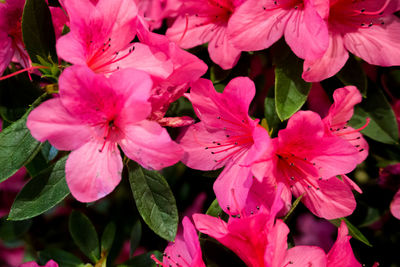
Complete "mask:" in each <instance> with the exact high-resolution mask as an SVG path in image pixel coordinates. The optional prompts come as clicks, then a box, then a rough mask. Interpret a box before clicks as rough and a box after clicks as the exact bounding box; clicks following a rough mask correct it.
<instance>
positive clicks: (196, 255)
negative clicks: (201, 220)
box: [152, 216, 206, 267]
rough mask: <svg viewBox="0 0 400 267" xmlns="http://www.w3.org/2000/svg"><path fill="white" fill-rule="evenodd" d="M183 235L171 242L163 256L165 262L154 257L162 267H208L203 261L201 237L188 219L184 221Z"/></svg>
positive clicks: (177, 236) (178, 235)
mask: <svg viewBox="0 0 400 267" xmlns="http://www.w3.org/2000/svg"><path fill="white" fill-rule="evenodd" d="M182 225H183V233H181V234H177V235H176V238H175V241H174V242H170V243H169V244H168V246H167V248H166V249H165V251H164V254H163V262H160V261H158V260H157V258H155V257H154V256H152V259H153V260H154V261H155V262H156V263H157V264H160V265H161V266H164V267H168V266H181V267H206V265H205V264H204V261H203V259H202V254H201V248H200V242H199V237H198V235H197V232H196V229H195V228H194V226H193V223H192V222H191V221H190V219H189V218H188V217H186V216H185V217H184V218H183V220H182Z"/></svg>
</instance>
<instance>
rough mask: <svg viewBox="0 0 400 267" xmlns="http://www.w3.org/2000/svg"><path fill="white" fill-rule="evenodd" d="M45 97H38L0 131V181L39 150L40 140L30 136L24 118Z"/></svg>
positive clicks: (45, 95) (28, 160)
mask: <svg viewBox="0 0 400 267" xmlns="http://www.w3.org/2000/svg"><path fill="white" fill-rule="evenodd" d="M45 97H47V94H44V95H42V96H41V97H39V98H38V99H37V100H36V101H35V102H34V103H33V104H32V107H31V108H30V109H29V110H28V111H27V112H26V113H25V115H24V116H23V117H22V118H21V119H19V120H17V121H16V122H14V123H13V124H11V125H10V126H8V127H7V128H6V129H4V130H3V131H2V132H1V133H0V166H1V168H0V182H3V181H4V180H6V179H7V178H9V177H10V176H12V175H13V174H14V173H16V172H17V171H18V170H19V169H20V168H21V167H22V166H24V165H25V164H27V163H29V162H30V161H31V160H32V159H33V158H34V157H35V155H36V154H37V153H38V152H39V151H40V142H39V141H37V140H36V139H35V138H33V137H32V135H31V133H30V132H29V129H28V128H27V127H26V119H27V117H28V115H29V112H30V111H31V110H32V109H33V108H34V107H35V106H37V105H38V104H39V103H40V102H41V101H42V100H43V99H44V98H45Z"/></svg>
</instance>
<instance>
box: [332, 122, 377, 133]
mask: <svg viewBox="0 0 400 267" xmlns="http://www.w3.org/2000/svg"><path fill="white" fill-rule="evenodd" d="M370 121H371V120H370V118H367V119H366V123H365V124H364V125H363V126H361V127H360V128H358V129H355V130H353V131H349V132H341V133H338V134H336V135H337V136H343V135H346V134H352V133H357V132H360V131H362V130H364V129H365V128H366V127H367V126H368V124H369V122H370Z"/></svg>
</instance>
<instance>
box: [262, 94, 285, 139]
mask: <svg viewBox="0 0 400 267" xmlns="http://www.w3.org/2000/svg"><path fill="white" fill-rule="evenodd" d="M269 92H273V90H269ZM264 117H265V119H266V120H267V124H268V130H269V131H272V134H271V136H274V135H275V134H276V133H277V132H278V130H279V125H280V124H281V120H280V119H279V116H278V113H276V106H275V99H274V96H273V94H272V96H270V95H268V96H267V97H266V98H265V100H264Z"/></svg>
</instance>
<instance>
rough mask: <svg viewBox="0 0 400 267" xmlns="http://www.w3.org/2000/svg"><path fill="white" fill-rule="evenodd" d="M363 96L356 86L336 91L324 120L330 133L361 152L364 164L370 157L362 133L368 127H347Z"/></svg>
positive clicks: (361, 160)
mask: <svg viewBox="0 0 400 267" xmlns="http://www.w3.org/2000/svg"><path fill="white" fill-rule="evenodd" d="M361 99H362V97H361V94H360V92H359V91H358V89H357V88H356V87H355V86H345V87H343V88H339V89H336V90H335V92H334V93H333V100H334V102H333V105H332V106H331V107H330V109H329V113H328V115H327V116H326V117H325V118H324V119H323V122H324V123H325V125H326V127H327V129H328V133H329V132H330V133H331V134H333V135H336V136H339V137H341V138H343V139H345V140H347V141H348V142H349V143H350V144H352V145H353V146H354V147H355V148H357V150H358V151H359V154H358V155H359V160H358V162H357V163H361V162H363V161H364V160H365V159H366V158H367V156H368V143H367V141H365V139H364V138H363V136H362V134H361V133H360V131H361V130H362V129H364V128H365V127H367V125H368V122H369V120H368V121H367V123H366V124H365V125H364V126H363V127H361V128H360V129H357V130H355V129H354V128H352V127H350V126H349V125H347V123H348V122H349V121H350V119H351V117H352V116H353V112H354V106H355V105H356V104H358V103H360V102H361Z"/></svg>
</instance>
